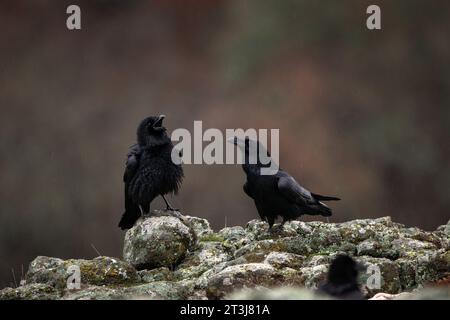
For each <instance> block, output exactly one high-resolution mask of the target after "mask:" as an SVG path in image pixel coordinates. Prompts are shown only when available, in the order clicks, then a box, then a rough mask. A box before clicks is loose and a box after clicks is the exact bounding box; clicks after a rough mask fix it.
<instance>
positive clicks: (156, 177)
mask: <svg viewBox="0 0 450 320" xmlns="http://www.w3.org/2000/svg"><path fill="white" fill-rule="evenodd" d="M164 117H165V116H163V115H160V116H158V117H148V118H146V119H144V120H143V121H142V122H141V124H140V125H139V127H138V129H137V144H135V145H133V146H131V148H130V151H129V152H128V155H127V162H126V167H125V173H124V176H123V181H124V182H125V213H124V214H123V215H122V219H121V220H120V222H119V227H120V228H121V229H122V230H124V229H129V228H131V227H132V226H133V225H134V223H135V222H136V220H137V219H139V217H140V216H141V214H148V213H149V211H150V203H151V202H152V201H153V199H155V198H156V197H157V196H159V195H160V196H162V198H163V199H164V202H165V203H166V205H167V210H171V211H175V210H176V209H174V208H172V206H171V205H170V204H169V203H168V202H167V200H166V198H165V197H164V195H165V194H167V193H172V192H173V193H177V192H178V189H179V188H180V186H181V181H182V179H183V169H182V168H181V165H178V164H175V163H174V162H173V161H172V157H171V153H172V149H173V144H172V141H171V140H170V138H169V136H168V135H167V132H166V128H165V127H163V125H162V122H163V119H164Z"/></svg>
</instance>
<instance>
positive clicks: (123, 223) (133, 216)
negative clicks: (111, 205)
mask: <svg viewBox="0 0 450 320" xmlns="http://www.w3.org/2000/svg"><path fill="white" fill-rule="evenodd" d="M140 216H141V210H140V209H139V207H136V208H132V209H131V208H129V209H127V210H126V211H125V212H124V214H123V215H122V218H121V219H120V222H119V227H120V229H122V230H126V229H130V228H132V227H133V226H134V223H135V222H136V221H137V220H138V219H139V217H140Z"/></svg>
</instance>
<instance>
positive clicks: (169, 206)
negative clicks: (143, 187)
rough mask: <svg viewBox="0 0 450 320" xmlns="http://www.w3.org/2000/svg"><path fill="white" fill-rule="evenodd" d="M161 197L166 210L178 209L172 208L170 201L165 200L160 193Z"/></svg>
mask: <svg viewBox="0 0 450 320" xmlns="http://www.w3.org/2000/svg"><path fill="white" fill-rule="evenodd" d="M161 197H162V198H163V199H164V202H165V203H166V210H168V211H179V210H178V209H175V208H173V207H172V206H171V205H170V203H169V202H168V201H167V199H166V197H164V195H163V194H162V195H161Z"/></svg>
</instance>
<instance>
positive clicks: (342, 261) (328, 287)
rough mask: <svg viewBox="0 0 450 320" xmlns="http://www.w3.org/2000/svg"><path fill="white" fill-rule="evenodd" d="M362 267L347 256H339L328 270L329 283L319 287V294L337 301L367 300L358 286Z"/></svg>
mask: <svg viewBox="0 0 450 320" xmlns="http://www.w3.org/2000/svg"><path fill="white" fill-rule="evenodd" d="M360 269H361V267H360V266H359V265H358V264H357V263H356V262H355V260H353V259H352V258H351V257H349V256H347V255H339V256H337V257H336V258H335V259H334V260H333V262H332V263H331V265H330V269H329V270H328V278H327V282H326V283H325V284H324V285H322V286H320V287H319V292H322V293H325V294H328V295H330V296H332V297H334V298H337V299H344V300H363V299H365V298H364V296H363V294H362V292H361V290H360V289H359V286H358V281H357V280H358V273H359V270H360Z"/></svg>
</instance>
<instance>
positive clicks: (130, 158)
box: [123, 144, 141, 184]
mask: <svg viewBox="0 0 450 320" xmlns="http://www.w3.org/2000/svg"><path fill="white" fill-rule="evenodd" d="M140 155H141V149H140V148H139V145H138V144H135V145H132V146H131V147H130V151H129V152H128V154H127V162H126V164H125V172H124V174H123V182H125V184H128V183H130V181H131V179H133V177H134V175H135V174H136V171H137V168H138V167H139V158H140Z"/></svg>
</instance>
